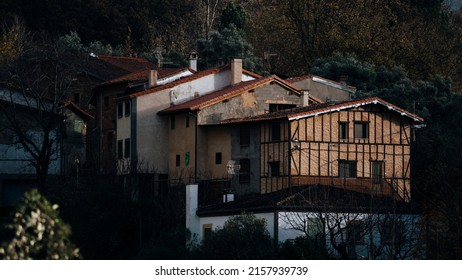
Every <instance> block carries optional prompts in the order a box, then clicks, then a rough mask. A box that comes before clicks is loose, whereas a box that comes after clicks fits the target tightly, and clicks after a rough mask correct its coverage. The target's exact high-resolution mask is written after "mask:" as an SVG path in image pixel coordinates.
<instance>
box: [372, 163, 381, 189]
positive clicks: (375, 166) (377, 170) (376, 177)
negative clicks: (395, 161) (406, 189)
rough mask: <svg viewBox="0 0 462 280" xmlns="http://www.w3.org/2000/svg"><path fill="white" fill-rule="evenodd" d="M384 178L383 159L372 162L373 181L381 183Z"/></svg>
mask: <svg viewBox="0 0 462 280" xmlns="http://www.w3.org/2000/svg"><path fill="white" fill-rule="evenodd" d="M382 178H383V161H374V162H372V183H373V184H380V183H382Z"/></svg>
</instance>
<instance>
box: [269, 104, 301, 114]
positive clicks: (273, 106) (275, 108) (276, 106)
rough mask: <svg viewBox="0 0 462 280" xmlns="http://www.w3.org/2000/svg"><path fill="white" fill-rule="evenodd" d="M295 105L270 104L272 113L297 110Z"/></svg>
mask: <svg viewBox="0 0 462 280" xmlns="http://www.w3.org/2000/svg"><path fill="white" fill-rule="evenodd" d="M295 107H296V105H295V104H270V105H269V111H270V113H272V112H277V111H283V110H287V109H291V108H295Z"/></svg>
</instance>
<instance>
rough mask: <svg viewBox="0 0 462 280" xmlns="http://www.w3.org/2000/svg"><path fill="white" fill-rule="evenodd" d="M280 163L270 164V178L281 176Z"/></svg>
mask: <svg viewBox="0 0 462 280" xmlns="http://www.w3.org/2000/svg"><path fill="white" fill-rule="evenodd" d="M279 166H280V165H279V161H273V162H270V163H269V175H270V177H278V176H279V175H280V173H279V172H280V170H279Z"/></svg>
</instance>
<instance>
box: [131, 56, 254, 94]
mask: <svg viewBox="0 0 462 280" xmlns="http://www.w3.org/2000/svg"><path fill="white" fill-rule="evenodd" d="M230 68H231V66H230V64H227V65H224V66H219V67H215V68H211V69H208V70H204V71H200V72H196V73H195V74H193V75H190V76H186V77H182V78H180V79H178V80H175V81H173V82H170V83H167V84H164V85H159V86H156V87H153V88H149V89H146V90H143V91H139V92H136V93H133V94H130V95H129V96H128V97H129V98H136V97H138V96H143V95H146V94H151V93H155V92H159V91H162V90H164V89H169V88H172V87H175V86H178V85H181V84H184V83H187V82H190V81H194V80H197V79H200V78H203V77H206V76H208V75H212V74H217V73H220V72H222V71H225V70H228V69H230ZM242 73H244V74H247V75H249V76H252V77H254V78H257V79H258V78H261V76H260V75H258V74H256V73H253V72H250V71H248V70H245V69H242Z"/></svg>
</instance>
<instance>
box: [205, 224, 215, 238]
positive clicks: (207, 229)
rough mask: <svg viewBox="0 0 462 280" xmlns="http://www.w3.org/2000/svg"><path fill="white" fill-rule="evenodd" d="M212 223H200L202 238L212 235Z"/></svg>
mask: <svg viewBox="0 0 462 280" xmlns="http://www.w3.org/2000/svg"><path fill="white" fill-rule="evenodd" d="M212 227H213V225H212V224H203V225H202V239H203V240H207V239H209V238H210V236H211V235H212V231H213V229H212Z"/></svg>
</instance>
